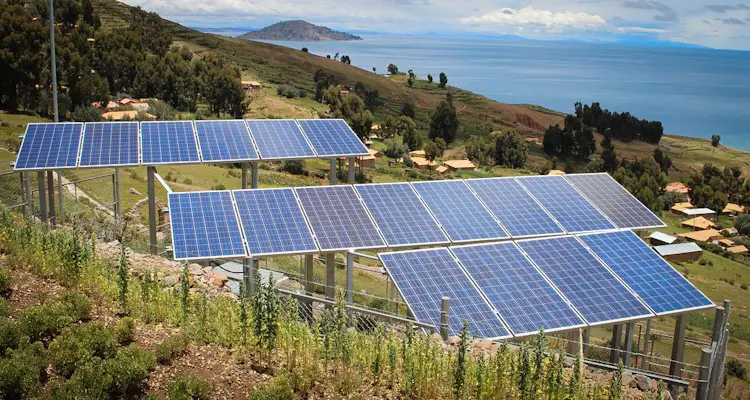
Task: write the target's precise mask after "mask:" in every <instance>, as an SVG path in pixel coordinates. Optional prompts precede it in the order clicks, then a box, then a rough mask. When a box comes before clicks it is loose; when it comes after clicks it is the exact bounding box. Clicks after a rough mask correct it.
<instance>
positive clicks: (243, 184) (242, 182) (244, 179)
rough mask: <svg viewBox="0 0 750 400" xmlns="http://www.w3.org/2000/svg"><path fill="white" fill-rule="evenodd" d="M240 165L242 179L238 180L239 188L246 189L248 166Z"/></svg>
mask: <svg viewBox="0 0 750 400" xmlns="http://www.w3.org/2000/svg"><path fill="white" fill-rule="evenodd" d="M240 165H241V166H242V179H240V186H241V187H242V188H243V189H247V166H248V163H246V162H243V163H242V164H240Z"/></svg>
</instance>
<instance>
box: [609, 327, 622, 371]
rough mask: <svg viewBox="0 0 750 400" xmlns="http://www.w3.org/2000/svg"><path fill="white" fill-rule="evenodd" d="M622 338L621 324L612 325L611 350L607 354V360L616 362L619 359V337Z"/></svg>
mask: <svg viewBox="0 0 750 400" xmlns="http://www.w3.org/2000/svg"><path fill="white" fill-rule="evenodd" d="M621 338H622V325H620V324H615V325H614V326H612V351H611V352H610V354H609V362H611V363H612V364H617V362H618V361H619V360H620V339H621Z"/></svg>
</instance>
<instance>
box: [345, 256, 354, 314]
mask: <svg viewBox="0 0 750 400" xmlns="http://www.w3.org/2000/svg"><path fill="white" fill-rule="evenodd" d="M346 302H347V303H349V304H351V303H353V302H354V254H352V253H351V252H348V253H346Z"/></svg>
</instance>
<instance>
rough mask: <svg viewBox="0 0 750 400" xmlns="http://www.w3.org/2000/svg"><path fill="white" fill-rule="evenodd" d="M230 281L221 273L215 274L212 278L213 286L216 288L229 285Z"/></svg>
mask: <svg viewBox="0 0 750 400" xmlns="http://www.w3.org/2000/svg"><path fill="white" fill-rule="evenodd" d="M228 280H229V278H227V276H226V275H224V274H222V273H219V272H215V273H214V274H213V276H212V277H211V284H213V285H214V286H216V287H222V286H224V284H225V283H227V281H228Z"/></svg>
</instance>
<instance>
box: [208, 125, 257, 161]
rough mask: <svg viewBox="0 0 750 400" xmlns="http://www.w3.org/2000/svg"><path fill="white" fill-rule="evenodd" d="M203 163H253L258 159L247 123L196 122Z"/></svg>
mask: <svg viewBox="0 0 750 400" xmlns="http://www.w3.org/2000/svg"><path fill="white" fill-rule="evenodd" d="M195 131H196V133H197V134H198V143H200V146H201V155H202V156H203V161H207V162H211V161H215V162H221V161H252V160H257V159H258V154H257V153H256V152H255V147H253V141H252V139H251V138H250V133H249V132H248V130H247V126H246V125H245V121H242V120H235V121H195Z"/></svg>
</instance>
